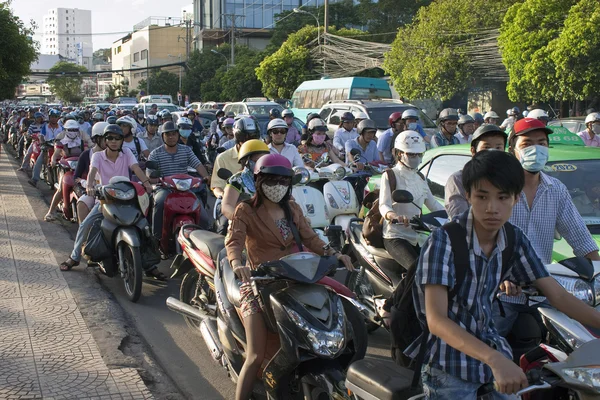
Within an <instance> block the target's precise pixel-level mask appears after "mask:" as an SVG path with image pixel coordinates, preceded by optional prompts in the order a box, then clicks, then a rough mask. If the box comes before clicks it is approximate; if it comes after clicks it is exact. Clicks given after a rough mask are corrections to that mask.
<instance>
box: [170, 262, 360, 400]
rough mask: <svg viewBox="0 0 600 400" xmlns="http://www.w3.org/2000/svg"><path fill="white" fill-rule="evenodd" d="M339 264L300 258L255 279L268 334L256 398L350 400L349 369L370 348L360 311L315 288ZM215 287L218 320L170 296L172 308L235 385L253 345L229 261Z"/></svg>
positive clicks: (272, 265)
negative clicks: (194, 328)
mask: <svg viewBox="0 0 600 400" xmlns="http://www.w3.org/2000/svg"><path fill="white" fill-rule="evenodd" d="M337 266H338V261H337V259H336V258H335V257H319V256H317V255H316V254H313V253H306V252H301V253H296V254H292V255H289V256H286V257H283V258H281V259H280V260H277V261H272V262H267V263H264V264H262V265H260V266H259V267H258V269H257V271H255V273H254V274H253V275H254V276H253V277H252V278H251V285H252V289H253V291H254V293H256V294H257V295H258V296H260V298H261V300H262V304H263V305H264V306H263V312H264V314H263V315H264V316H265V323H266V326H267V329H268V332H269V333H268V338H267V341H268V348H267V352H266V357H265V364H264V365H263V368H262V370H261V377H262V379H261V383H262V385H257V386H262V387H259V388H256V387H255V390H254V396H255V398H269V399H320V398H335V399H347V398H348V397H347V396H348V394H347V392H346V389H345V387H344V385H343V383H344V380H345V371H346V369H347V368H348V366H349V365H350V364H351V363H352V362H353V361H356V360H360V359H362V358H363V357H364V354H365V352H366V346H367V342H366V332H365V330H364V324H363V323H362V315H361V314H360V312H359V311H358V310H357V309H356V308H355V307H354V306H353V305H352V304H351V303H350V302H347V301H346V300H345V299H344V298H343V297H340V296H339V295H338V294H337V293H336V292H335V291H333V290H329V289H327V288H326V287H325V286H323V285H319V284H316V283H317V282H318V281H319V280H321V279H322V278H324V277H325V276H327V274H329V273H330V272H332V271H334V270H336V269H337ZM307 268H308V269H307ZM308 271H310V272H308ZM214 284H215V289H216V299H217V306H218V312H217V317H216V318H213V317H206V315H204V314H203V313H201V312H199V311H198V310H197V309H195V308H193V307H190V306H188V305H187V304H185V303H182V302H181V301H178V300H176V299H174V298H172V297H169V298H168V299H167V306H168V307H169V308H170V309H171V310H173V311H176V312H178V313H180V314H183V315H185V316H187V317H189V318H193V319H195V320H196V321H198V322H199V323H200V331H201V333H202V337H203V339H204V341H205V343H206V345H207V347H208V348H209V350H210V353H211V355H212V357H213V359H214V360H215V361H217V362H218V363H219V364H220V365H222V366H223V367H224V368H225V369H226V370H227V371H228V373H229V375H230V377H231V379H232V380H233V381H234V382H236V381H237V379H238V376H239V373H240V370H241V368H242V365H243V363H244V358H245V352H246V346H247V344H246V339H245V331H244V326H243V324H242V320H241V318H240V316H239V315H238V312H237V311H236V307H239V306H240V287H239V282H238V281H237V279H236V277H235V274H234V272H233V269H232V268H231V266H230V264H229V263H228V262H227V260H226V259H223V261H222V262H220V264H219V267H218V268H217V273H216V275H215V279H214Z"/></svg>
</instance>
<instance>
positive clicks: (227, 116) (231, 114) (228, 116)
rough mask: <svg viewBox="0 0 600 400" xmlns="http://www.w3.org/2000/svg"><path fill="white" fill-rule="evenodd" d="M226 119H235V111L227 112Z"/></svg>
mask: <svg viewBox="0 0 600 400" xmlns="http://www.w3.org/2000/svg"><path fill="white" fill-rule="evenodd" d="M225 118H235V113H234V112H233V111H227V112H226V113H225Z"/></svg>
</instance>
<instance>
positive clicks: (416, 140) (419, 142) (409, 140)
mask: <svg viewBox="0 0 600 400" xmlns="http://www.w3.org/2000/svg"><path fill="white" fill-rule="evenodd" d="M453 111H454V110H453ZM455 112H456V111H455ZM394 148H395V149H397V150H400V151H402V152H404V153H413V154H420V153H425V142H424V141H423V138H422V137H421V135H419V132H415V131H404V132H401V133H400V134H399V135H398V136H397V137H396V140H395V141H394Z"/></svg>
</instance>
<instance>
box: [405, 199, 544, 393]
mask: <svg viewBox="0 0 600 400" xmlns="http://www.w3.org/2000/svg"><path fill="white" fill-rule="evenodd" d="M457 218H458V222H459V223H460V224H461V225H462V226H464V227H465V228H466V230H467V237H466V239H467V246H468V248H469V259H470V261H471V262H470V264H471V267H470V269H469V270H468V271H466V276H465V281H464V282H461V283H460V286H459V290H458V293H457V297H456V298H455V299H449V300H448V317H449V318H450V319H451V320H452V321H454V322H455V323H456V324H457V325H458V326H460V327H461V328H463V329H464V330H466V331H467V332H469V333H470V334H471V335H473V336H475V337H476V338H477V339H479V340H481V341H482V342H484V343H485V344H487V345H488V346H490V347H493V348H494V349H497V350H498V351H500V352H501V353H502V354H504V355H505V356H506V357H508V358H511V359H512V351H511V348H510V346H509V345H508V343H507V342H506V340H505V339H504V338H503V337H501V336H500V335H499V334H498V332H497V331H496V328H494V322H493V319H492V301H493V300H494V298H495V296H496V291H497V288H498V285H499V284H500V282H501V280H502V279H501V278H502V277H501V276H500V275H501V273H502V250H504V248H505V246H506V233H505V232H504V228H502V229H501V230H500V232H499V233H498V239H497V243H496V247H495V248H494V250H493V251H492V254H491V256H490V258H489V259H488V258H487V257H486V256H485V255H484V254H483V253H482V250H481V247H480V246H479V241H478V240H477V235H476V234H475V232H474V229H473V214H472V212H471V211H470V210H469V211H466V212H464V213H463V214H461V215H460V216H459V217H457ZM514 254H515V256H514V260H515V261H514V264H513V265H512V267H511V269H510V272H509V277H510V279H511V280H512V281H515V282H518V283H519V284H521V285H523V284H528V283H531V282H533V281H535V280H537V279H540V278H544V277H547V276H549V275H548V272H547V271H546V268H544V264H542V261H541V260H540V259H539V257H538V256H537V254H536V253H535V250H534V249H533V247H532V246H531V243H529V240H528V239H527V237H526V236H525V235H524V234H523V232H522V231H521V230H520V229H518V228H515V253H514ZM417 268H418V269H417V271H416V276H415V283H416V285H415V287H414V290H413V299H414V302H415V308H416V311H417V315H418V317H419V320H420V321H421V322H422V323H426V318H425V311H426V310H425V292H424V290H425V285H444V286H447V287H448V290H451V289H452V288H453V287H454V285H455V284H456V282H455V279H456V278H455V276H456V275H455V269H454V256H453V254H452V247H451V245H450V238H449V237H448V234H447V233H446V232H445V231H444V230H443V229H436V230H434V231H433V233H432V234H431V236H430V237H429V239H428V240H427V242H426V243H425V245H424V247H423V250H422V251H421V257H420V259H419V265H418V267H417ZM420 343H421V338H418V339H417V340H416V341H415V342H414V343H413V344H411V345H410V346H409V347H408V348H407V349H406V351H405V353H406V354H407V355H409V356H410V357H413V358H414V357H416V356H417V354H418V353H419V347H420V346H419V345H420ZM424 363H425V364H429V366H431V367H435V368H438V369H440V370H443V371H445V372H446V373H448V374H450V375H452V376H454V377H457V378H460V379H462V380H465V381H469V382H475V383H487V382H491V381H492V378H493V376H492V370H491V368H490V367H489V366H487V365H486V364H484V363H482V362H481V361H479V360H476V359H474V358H471V357H469V356H467V355H466V354H464V353H461V352H459V351H458V350H456V349H454V348H452V347H450V346H449V345H448V344H446V343H445V342H444V341H443V340H441V339H439V338H438V337H435V336H433V335H431V334H430V335H429V339H428V341H427V351H426V355H425V361H424Z"/></svg>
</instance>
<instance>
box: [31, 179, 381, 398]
mask: <svg viewBox="0 0 600 400" xmlns="http://www.w3.org/2000/svg"><path fill="white" fill-rule="evenodd" d="M25 179H26V178H25V177H24V176H23V178H22V180H21V181H22V182H23V183H24V181H25ZM24 186H27V184H26V183H24ZM31 189H33V188H30V189H29V190H31ZM38 190H39V192H40V197H41V198H42V199H44V200H45V201H46V203H49V201H50V197H51V195H52V193H51V192H50V190H48V188H47V186H45V185H43V184H41V183H40V184H38ZM31 192H33V190H31ZM36 215H38V218H40V219H41V218H42V217H43V215H44V210H43V209H38V210H37V211H36ZM41 224H42V225H43V227H44V231H45V232H52V231H53V230H54V229H56V228H58V229H61V230H62V231H66V232H65V233H66V235H64V236H65V237H71V238H74V237H75V233H76V231H77V225H76V224H73V223H69V222H66V221H61V222H53V223H51V224H50V223H45V222H41ZM46 235H47V236H49V235H52V234H49V233H47V234H46ZM66 241H67V243H64V242H65V240H62V241H61V243H60V247H63V249H62V250H61V252H60V253H61V255H62V257H65V254H67V249H68V248H69V246H70V245H71V244H72V242H68V239H67V240H66ZM57 245H58V244H57ZM170 263H171V260H166V261H163V262H162V263H161V265H160V266H159V268H160V269H161V271H163V272H164V273H165V274H167V275H169V266H170ZM81 269H82V267H78V268H77V269H75V270H74V271H73V273H74V272H76V271H77V272H79V271H81ZM65 275H68V274H65ZM95 275H96V276H97V279H98V281H99V282H100V284H101V286H102V287H103V288H104V289H105V290H106V291H107V292H108V293H107V294H108V295H109V297H112V298H114V299H115V300H116V302H117V303H118V304H119V305H120V307H121V308H122V310H119V312H118V313H119V314H121V313H122V312H123V311H124V314H125V319H126V321H127V323H128V324H130V325H131V326H132V328H133V329H135V331H136V335H137V336H139V337H140V338H141V339H142V340H143V341H144V342H145V343H144V344H145V345H146V346H144V348H148V349H149V353H150V354H146V353H144V352H141V354H142V356H141V357H142V358H143V360H142V362H144V363H145V364H149V365H152V364H153V363H154V362H156V363H157V364H158V367H160V368H157V369H156V370H158V371H161V369H162V371H164V373H166V375H167V377H163V378H164V381H165V382H164V383H163V382H159V383H160V384H161V385H162V387H163V389H162V391H158V392H155V396H156V397H157V398H162V399H171V398H179V396H178V395H176V394H175V393H172V390H170V388H169V384H170V383H171V382H172V383H174V385H175V386H176V387H177V389H179V391H180V392H181V394H182V395H183V397H185V398H188V399H206V400H209V399H232V398H233V397H234V393H235V386H234V384H233V383H232V381H231V380H230V379H229V377H228V376H227V373H226V372H225V370H224V369H223V368H221V367H220V365H218V364H217V363H216V362H215V361H214V360H213V359H212V358H211V356H210V354H209V352H208V350H207V348H206V346H205V345H204V341H203V340H202V337H201V335H200V333H199V332H195V331H193V330H192V329H191V328H189V327H188V326H187V325H186V323H185V321H184V320H183V317H181V316H180V315H179V314H176V313H174V312H172V311H170V310H169V309H168V308H167V306H166V303H165V301H166V299H167V297H169V296H174V297H176V298H179V285H180V283H181V280H180V279H175V280H170V281H169V282H167V283H163V282H157V281H153V280H145V281H144V285H143V291H142V297H141V298H140V300H139V301H138V302H137V303H135V304H134V303H131V302H130V301H129V300H128V299H127V296H126V294H125V289H124V287H123V282H122V280H121V279H120V278H108V277H106V276H104V275H102V274H100V273H99V272H97V271H96V274H95ZM341 278H342V279H343V276H342V277H341ZM342 279H340V280H342ZM342 281H343V280H342ZM71 284H72V283H71V282H69V285H70V286H71ZM115 313H116V312H115ZM106 323H107V324H109V323H112V321H107V322H106ZM122 347H123V342H122V343H121V344H120V345H119V350H122ZM138 347H139V346H138ZM115 350H116V349H115ZM368 356H369V357H382V358H387V357H388V356H389V340H388V336H387V332H386V331H385V330H383V329H379V330H377V331H376V332H374V333H373V334H371V335H370V336H369V349H368ZM150 358H151V359H150ZM154 373H155V374H156V373H157V372H156V371H154ZM154 380H155V381H161V379H160V378H156V377H154Z"/></svg>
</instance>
